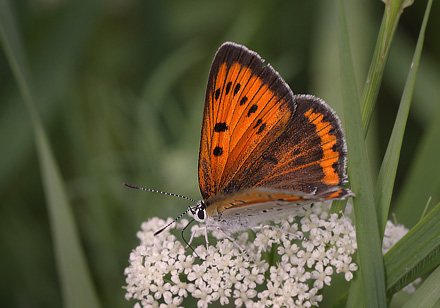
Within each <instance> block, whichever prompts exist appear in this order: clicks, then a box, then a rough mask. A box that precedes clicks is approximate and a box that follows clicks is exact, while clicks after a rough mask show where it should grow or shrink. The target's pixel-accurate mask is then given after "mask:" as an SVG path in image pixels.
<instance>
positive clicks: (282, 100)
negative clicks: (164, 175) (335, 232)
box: [127, 42, 353, 248]
mask: <svg viewBox="0 0 440 308" xmlns="http://www.w3.org/2000/svg"><path fill="white" fill-rule="evenodd" d="M345 169H346V146H345V140H344V135H343V132H342V129H341V125H340V121H339V119H338V117H337V116H336V114H335V113H334V111H333V110H332V109H331V108H330V107H329V106H328V105H327V104H326V103H325V102H324V101H323V100H321V99H319V98H317V97H314V96H312V95H294V94H293V93H292V91H291V90H290V88H289V86H288V85H287V83H286V82H285V81H284V80H283V79H282V78H281V76H280V75H279V74H278V73H277V72H276V71H275V70H274V69H273V68H272V67H271V66H270V65H266V66H264V65H263V59H262V58H261V57H260V56H259V55H258V54H257V53H255V52H253V51H250V50H249V49H247V48H246V47H245V46H242V45H238V44H235V43H231V42H226V43H224V44H223V45H222V46H220V48H219V50H218V51H217V53H216V55H215V57H214V61H213V63H212V66H211V71H210V73H209V79H208V86H207V90H206V97H205V107H204V112H203V122H202V134H201V139H200V152H199V185H200V191H201V193H202V197H203V200H202V201H199V202H197V205H196V206H194V207H190V208H189V209H188V210H187V211H186V212H188V213H190V214H191V215H192V216H193V217H194V219H195V220H196V221H198V222H203V223H205V225H204V227H203V228H204V229H205V235H206V232H207V230H209V229H216V230H219V231H222V232H223V233H224V234H225V235H226V236H227V237H228V238H229V239H232V237H231V234H233V233H235V232H237V231H241V230H247V229H249V228H251V229H253V228H256V227H257V226H258V225H259V224H261V223H263V222H267V221H271V220H274V219H277V218H281V217H285V216H286V215H289V214H290V213H292V212H294V211H295V210H296V209H297V208H298V207H299V206H303V205H305V204H310V203H313V202H316V201H321V200H328V199H344V198H347V197H350V196H353V194H352V192H351V191H350V190H349V189H347V188H343V185H344V184H345V183H346V177H347V176H346V172H345ZM127 186H130V187H133V186H131V185H127ZM134 188H138V187H134ZM146 190H150V189H146ZM150 191H151V190H150ZM187 199H188V198H187ZM181 216H182V215H181ZM181 216H180V217H181ZM180 217H178V218H180ZM166 227H167V226H165V227H164V228H166ZM164 228H163V229H164ZM163 229H161V230H159V231H158V232H157V233H156V234H158V233H160V232H161V231H162V230H163ZM206 238H207V236H206ZM190 242H191V240H190ZM240 248H241V247H240Z"/></svg>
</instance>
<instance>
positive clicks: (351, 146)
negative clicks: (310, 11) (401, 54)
mask: <svg viewBox="0 0 440 308" xmlns="http://www.w3.org/2000/svg"><path fill="white" fill-rule="evenodd" d="M338 6H339V7H338V10H337V11H338V21H339V25H338V28H339V29H338V32H339V46H340V64H341V78H342V84H343V88H342V99H343V104H344V120H345V125H346V129H345V131H346V132H347V136H346V137H347V145H348V170H349V172H350V181H351V188H352V190H353V192H354V193H355V194H356V198H353V207H354V213H355V220H356V234H357V242H358V258H357V260H358V265H359V273H357V277H355V278H354V279H353V281H352V284H351V288H350V294H349V298H348V306H350V307H354V306H360V307H386V296H385V274H384V268H383V258H382V251H381V245H380V242H381V241H380V238H379V228H378V225H377V215H376V207H375V205H374V199H373V187H372V179H371V173H370V167H369V164H368V158H367V152H366V149H365V142H364V133H363V128H362V121H361V110H360V105H359V97H358V94H357V89H356V82H355V77H354V70H353V65H352V60H351V58H352V57H351V53H350V47H349V40H348V32H347V25H346V18H345V12H344V5H343V1H342V0H339V1H338ZM355 302H356V305H354V303H355Z"/></svg>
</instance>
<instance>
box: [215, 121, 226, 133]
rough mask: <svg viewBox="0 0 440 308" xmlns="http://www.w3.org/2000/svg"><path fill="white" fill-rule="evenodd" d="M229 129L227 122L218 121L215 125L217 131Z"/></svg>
mask: <svg viewBox="0 0 440 308" xmlns="http://www.w3.org/2000/svg"><path fill="white" fill-rule="evenodd" d="M227 129H228V125H226V123H220V122H219V123H216V124H215V126H214V131H215V132H216V133H221V132H224V131H226V130H227Z"/></svg>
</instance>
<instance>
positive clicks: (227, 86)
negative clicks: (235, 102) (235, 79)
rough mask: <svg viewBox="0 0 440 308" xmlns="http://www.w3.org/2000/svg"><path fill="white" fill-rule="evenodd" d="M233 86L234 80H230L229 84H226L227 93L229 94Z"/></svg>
mask: <svg viewBox="0 0 440 308" xmlns="http://www.w3.org/2000/svg"><path fill="white" fill-rule="evenodd" d="M231 86H232V82H231V81H229V82H228V84H227V85H226V95H228V94H229V91H231Z"/></svg>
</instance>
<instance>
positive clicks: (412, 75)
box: [374, 0, 432, 235]
mask: <svg viewBox="0 0 440 308" xmlns="http://www.w3.org/2000/svg"><path fill="white" fill-rule="evenodd" d="M431 5H432V0H430V1H428V4H427V7H426V11H425V16H424V18H423V22H422V27H421V29H420V34H419V38H418V41H417V46H416V50H415V52H414V56H413V60H412V63H411V68H410V71H409V74H408V77H407V80H406V84H405V89H404V91H403V95H402V99H401V101H400V106H399V111H398V113H397V117H396V121H395V123H394V127H393V131H392V133H391V137H390V141H389V143H388V147H387V150H386V153H385V157H384V159H383V161H382V166H381V168H380V172H379V176H378V179H377V183H376V190H375V195H374V197H375V203H376V206H377V208H378V221H379V226H380V230H381V235H383V232H384V230H385V225H386V220H387V217H388V210H389V207H390V203H391V196H392V193H393V188H394V181H395V178H396V172H397V166H398V163H399V157H400V151H401V148H402V142H403V135H404V132H405V127H406V121H407V119H408V113H409V108H410V105H411V99H412V95H413V91H414V84H415V81H416V75H417V69H418V67H419V62H420V56H421V54H422V48H423V42H424V38H425V30H426V25H427V23H428V18H429V13H430V11H431Z"/></svg>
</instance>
